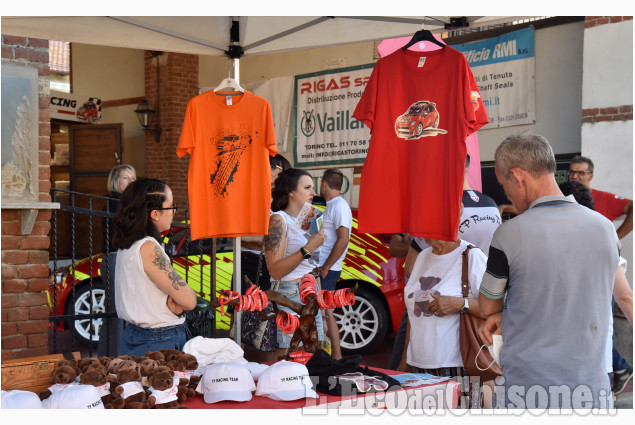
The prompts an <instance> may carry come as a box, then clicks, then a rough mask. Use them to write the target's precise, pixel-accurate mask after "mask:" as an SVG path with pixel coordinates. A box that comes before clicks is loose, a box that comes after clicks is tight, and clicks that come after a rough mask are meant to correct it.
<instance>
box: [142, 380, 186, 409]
mask: <svg viewBox="0 0 635 425" xmlns="http://www.w3.org/2000/svg"><path fill="white" fill-rule="evenodd" d="M148 382H149V384H150V388H149V393H150V395H149V396H148V400H149V401H153V402H154V408H155V409H187V406H182V405H180V404H179V401H180V398H179V394H178V393H179V388H178V386H177V385H175V379H174V376H173V375H172V374H171V373H170V372H169V371H168V370H160V371H159V372H156V373H154V374H153V375H152V376H151V377H150V378H149V380H148Z"/></svg>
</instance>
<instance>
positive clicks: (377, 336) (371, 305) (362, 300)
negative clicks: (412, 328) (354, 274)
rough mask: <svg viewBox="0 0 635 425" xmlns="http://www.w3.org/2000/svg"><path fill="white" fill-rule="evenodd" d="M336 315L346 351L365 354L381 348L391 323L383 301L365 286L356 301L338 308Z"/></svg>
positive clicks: (343, 349) (357, 294) (342, 345)
mask: <svg viewBox="0 0 635 425" xmlns="http://www.w3.org/2000/svg"><path fill="white" fill-rule="evenodd" d="M334 316H335V320H336V321H337V324H338V327H339V330H340V346H341V348H342V352H344V353H346V354H349V355H354V354H364V353H367V352H369V351H370V350H372V349H374V348H375V347H377V345H379V344H380V343H381V342H382V341H383V340H384V338H385V337H386V334H387V333H388V328H389V326H390V323H389V319H388V311H387V310H386V307H385V306H384V303H383V301H382V300H381V299H380V298H379V297H378V296H377V295H376V294H375V293H374V292H373V291H371V290H370V289H368V288H364V287H360V288H358V289H357V291H356V292H355V304H353V305H351V306H345V307H342V308H338V309H336V310H335V311H334Z"/></svg>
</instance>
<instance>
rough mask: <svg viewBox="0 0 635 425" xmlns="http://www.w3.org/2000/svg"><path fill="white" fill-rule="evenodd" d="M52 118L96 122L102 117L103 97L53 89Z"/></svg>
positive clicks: (51, 101)
mask: <svg viewBox="0 0 635 425" xmlns="http://www.w3.org/2000/svg"><path fill="white" fill-rule="evenodd" d="M49 109H50V111H51V118H55V119H59V120H65V121H79V122H86V123H94V122H97V121H99V120H100V119H101V99H98V98H96V97H88V96H82V95H79V94H71V93H62V92H56V91H53V90H51V100H50V104H49Z"/></svg>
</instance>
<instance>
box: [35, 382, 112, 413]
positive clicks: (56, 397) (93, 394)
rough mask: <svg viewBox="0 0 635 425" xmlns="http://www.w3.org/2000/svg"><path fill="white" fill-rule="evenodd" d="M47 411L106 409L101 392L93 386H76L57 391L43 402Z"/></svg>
mask: <svg viewBox="0 0 635 425" xmlns="http://www.w3.org/2000/svg"><path fill="white" fill-rule="evenodd" d="M42 407H43V408H45V409H104V403H103V402H102V401H101V396H100V395H99V391H98V390H97V388H96V387H95V386H93V385H84V384H76V385H69V386H68V387H66V388H64V389H62V390H59V391H56V392H54V393H53V394H51V396H50V397H49V398H47V399H44V400H42Z"/></svg>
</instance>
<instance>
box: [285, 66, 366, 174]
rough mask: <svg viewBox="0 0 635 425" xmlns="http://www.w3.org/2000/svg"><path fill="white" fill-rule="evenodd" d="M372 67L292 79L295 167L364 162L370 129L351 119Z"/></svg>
mask: <svg viewBox="0 0 635 425" xmlns="http://www.w3.org/2000/svg"><path fill="white" fill-rule="evenodd" d="M373 66H374V64H369V65H362V66H357V67H351V68H343V69H336V70H329V71H323V72H318V73H313V74H305V75H299V76H296V77H295V94H294V140H295V143H294V151H295V152H294V153H295V161H296V164H297V165H298V166H315V165H335V164H352V163H358V164H361V163H363V162H364V160H365V159H366V153H367V152H368V146H369V145H368V141H369V140H370V130H369V129H368V127H367V126H366V125H364V123H362V122H361V121H358V120H357V119H355V118H353V113H354V112H355V108H356V107H357V104H358V103H359V100H360V99H361V97H362V95H363V94H364V89H365V88H366V85H367V84H368V81H369V79H370V75H371V73H372V68H373ZM298 130H299V131H298Z"/></svg>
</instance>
